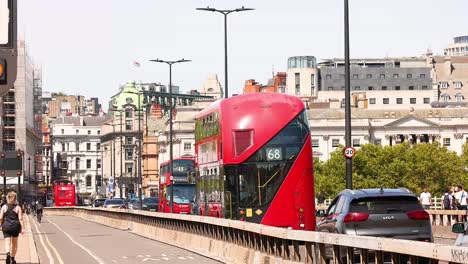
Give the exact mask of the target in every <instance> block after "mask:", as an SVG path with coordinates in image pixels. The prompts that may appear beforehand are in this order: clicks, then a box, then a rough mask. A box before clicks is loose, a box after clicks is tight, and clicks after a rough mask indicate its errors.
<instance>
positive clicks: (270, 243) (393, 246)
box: [45, 207, 468, 263]
mask: <svg viewBox="0 0 468 264" xmlns="http://www.w3.org/2000/svg"><path fill="white" fill-rule="evenodd" d="M45 213H46V215H71V216H75V217H79V218H83V219H85V220H88V221H92V222H97V223H100V224H104V225H108V226H111V227H114V228H120V229H123V230H130V231H132V232H134V233H137V234H139V235H141V236H145V237H148V238H151V239H155V240H159V241H162V242H165V243H168V244H171V245H175V246H179V247H183V248H186V249H188V250H191V251H193V252H197V253H199V254H202V255H205V256H209V257H211V258H214V259H218V260H220V261H223V262H226V263H326V262H327V259H333V262H332V263H354V262H356V261H357V262H360V263H369V262H375V263H383V262H384V261H385V262H387V261H392V263H403V262H404V263H406V261H408V262H409V263H418V261H419V259H421V258H424V259H431V260H432V261H431V262H432V263H437V262H438V261H445V262H453V263H468V248H463V247H454V246H447V245H440V244H434V243H427V242H417V241H406V240H396V239H390V238H375V237H365V236H354V235H340V234H330V233H321V232H310V231H299V230H290V229H284V228H276V227H270V226H264V225H259V224H253V223H247V222H243V221H233V220H227V219H219V218H213V217H202V216H191V215H177V214H163V213H151V212H141V211H128V210H119V209H95V208H77V207H69V208H46V209H45Z"/></svg>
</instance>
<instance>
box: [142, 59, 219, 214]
mask: <svg viewBox="0 0 468 264" xmlns="http://www.w3.org/2000/svg"><path fill="white" fill-rule="evenodd" d="M150 61H152V62H158V63H166V64H167V65H169V99H170V106H169V173H170V174H171V179H170V181H171V188H170V192H171V201H170V204H171V213H173V212H174V203H173V201H174V180H173V178H172V177H173V176H172V175H173V174H174V171H173V168H174V167H173V164H172V163H173V162H172V160H173V158H174V157H173V152H172V101H173V98H172V65H173V64H176V63H182V62H189V61H191V60H186V59H181V60H176V61H165V60H160V59H155V60H150ZM226 89H227V87H226Z"/></svg>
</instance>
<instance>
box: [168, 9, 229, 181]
mask: <svg viewBox="0 0 468 264" xmlns="http://www.w3.org/2000/svg"><path fill="white" fill-rule="evenodd" d="M223 14H224V86H225V87H224V93H225V94H224V98H228V97H229V93H228V92H229V90H228V51H227V15H228V14H229V13H223ZM171 175H172V174H171Z"/></svg>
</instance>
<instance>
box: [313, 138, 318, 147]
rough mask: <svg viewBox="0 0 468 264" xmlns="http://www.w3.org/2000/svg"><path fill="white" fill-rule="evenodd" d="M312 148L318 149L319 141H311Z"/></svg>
mask: <svg viewBox="0 0 468 264" xmlns="http://www.w3.org/2000/svg"><path fill="white" fill-rule="evenodd" d="M312 147H313V148H318V147H319V140H318V139H312Z"/></svg>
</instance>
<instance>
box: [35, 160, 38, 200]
mask: <svg viewBox="0 0 468 264" xmlns="http://www.w3.org/2000/svg"><path fill="white" fill-rule="evenodd" d="M34 183H35V188H34V204H36V200H37V189H38V186H37V185H38V180H37V157H36V156H34Z"/></svg>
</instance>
